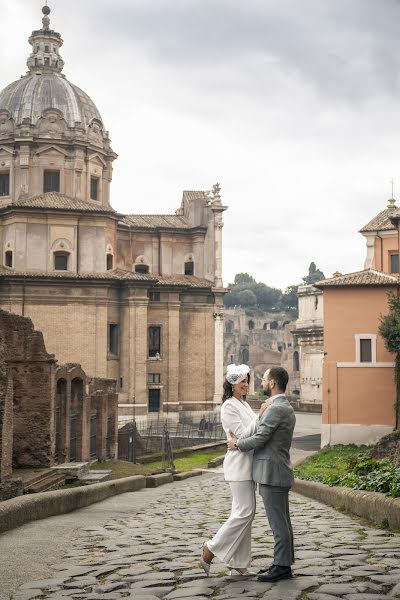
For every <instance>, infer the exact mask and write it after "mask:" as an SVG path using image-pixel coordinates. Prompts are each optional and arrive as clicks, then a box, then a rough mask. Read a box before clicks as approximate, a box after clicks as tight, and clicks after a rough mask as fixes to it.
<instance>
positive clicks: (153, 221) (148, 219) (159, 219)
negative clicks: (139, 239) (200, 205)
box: [121, 215, 191, 229]
mask: <svg viewBox="0 0 400 600" xmlns="http://www.w3.org/2000/svg"><path fill="white" fill-rule="evenodd" d="M121 222H122V223H125V225H129V226H130V227H138V228H140V229H154V228H155V227H165V228H167V229H171V228H172V229H190V228H191V227H190V224H189V221H188V220H187V219H186V218H185V217H183V216H181V215H126V216H125V217H124V218H123V219H122V221H121Z"/></svg>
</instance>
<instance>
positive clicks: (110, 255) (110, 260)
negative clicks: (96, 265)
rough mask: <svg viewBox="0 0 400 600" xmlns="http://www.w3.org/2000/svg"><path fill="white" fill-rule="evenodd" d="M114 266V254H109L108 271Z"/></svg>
mask: <svg viewBox="0 0 400 600" xmlns="http://www.w3.org/2000/svg"><path fill="white" fill-rule="evenodd" d="M113 268H114V257H113V255H112V254H107V271H112V269H113Z"/></svg>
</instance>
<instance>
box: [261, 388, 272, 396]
mask: <svg viewBox="0 0 400 600" xmlns="http://www.w3.org/2000/svg"><path fill="white" fill-rule="evenodd" d="M263 394H264V396H267V398H270V397H271V390H270V389H269V388H267V389H266V390H263Z"/></svg>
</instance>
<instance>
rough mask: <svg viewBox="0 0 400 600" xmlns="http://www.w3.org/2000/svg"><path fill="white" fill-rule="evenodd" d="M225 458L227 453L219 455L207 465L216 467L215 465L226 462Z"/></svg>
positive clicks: (212, 467) (211, 467)
mask: <svg viewBox="0 0 400 600" xmlns="http://www.w3.org/2000/svg"><path fill="white" fill-rule="evenodd" d="M224 458H225V454H224V455H223V456H217V457H216V458H213V459H212V460H209V461H208V465H207V466H208V468H209V469H214V468H215V467H219V466H220V465H222V463H223V462H224Z"/></svg>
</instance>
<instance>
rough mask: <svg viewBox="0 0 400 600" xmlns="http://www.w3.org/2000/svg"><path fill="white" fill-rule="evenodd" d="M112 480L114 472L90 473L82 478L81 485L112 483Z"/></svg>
mask: <svg viewBox="0 0 400 600" xmlns="http://www.w3.org/2000/svg"><path fill="white" fill-rule="evenodd" d="M111 479H112V471H95V470H93V471H90V473H89V474H88V475H85V476H84V477H81V478H80V479H79V483H80V484H81V485H90V484H92V483H100V482H102V481H110V480H111Z"/></svg>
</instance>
